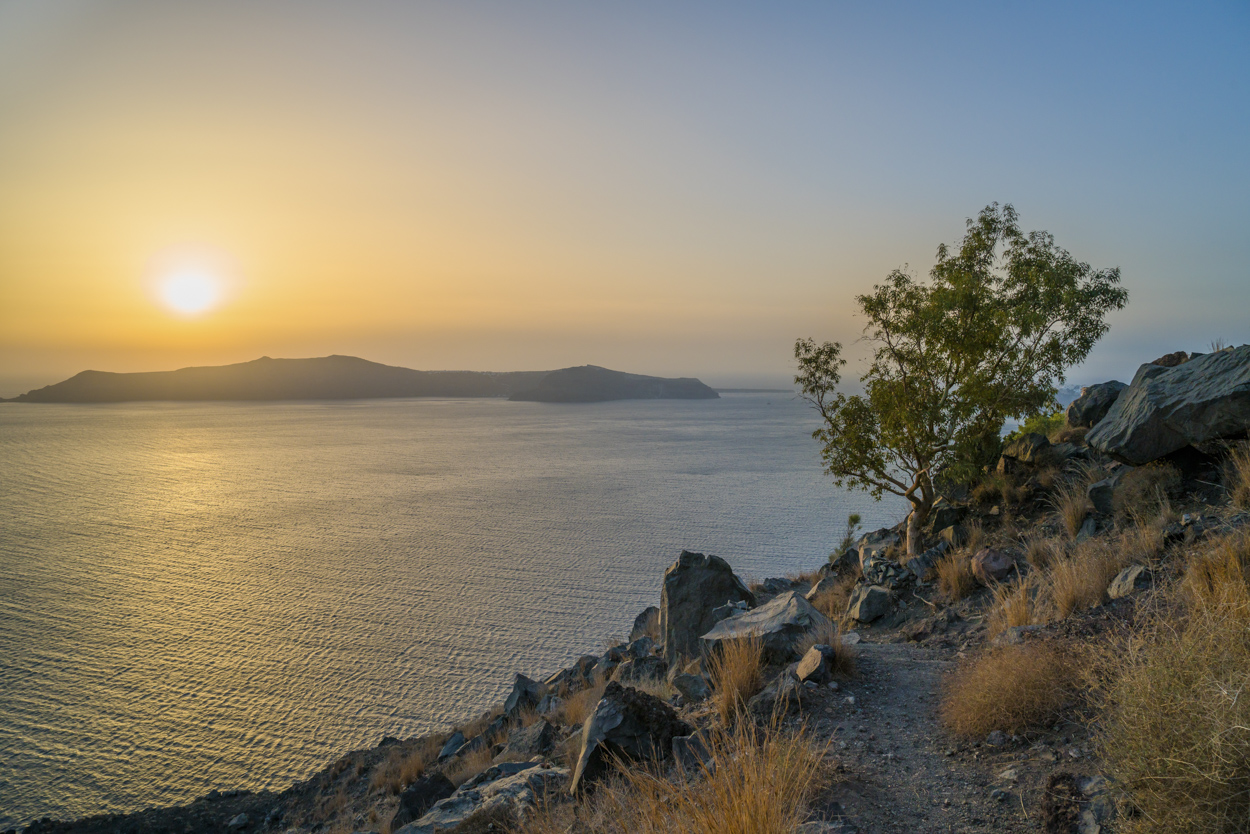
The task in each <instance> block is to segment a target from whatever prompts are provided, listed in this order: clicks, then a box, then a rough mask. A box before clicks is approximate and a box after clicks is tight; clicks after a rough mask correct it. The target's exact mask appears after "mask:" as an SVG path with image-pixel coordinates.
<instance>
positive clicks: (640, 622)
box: [629, 605, 660, 643]
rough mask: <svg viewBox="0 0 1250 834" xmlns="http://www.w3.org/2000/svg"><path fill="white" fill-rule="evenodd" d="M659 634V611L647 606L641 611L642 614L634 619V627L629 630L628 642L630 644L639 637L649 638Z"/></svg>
mask: <svg viewBox="0 0 1250 834" xmlns="http://www.w3.org/2000/svg"><path fill="white" fill-rule="evenodd" d="M659 633H660V609H659V607H658V606H655V605H649V606H647V607H646V608H644V609H642V613H641V614H639V615H638V616H637V617H634V627H633V628H631V629H630V630H629V640H630V642H631V643H632V642H633V641H634V640H637V639H639V638H641V637H650V636H652V635H654V634H659Z"/></svg>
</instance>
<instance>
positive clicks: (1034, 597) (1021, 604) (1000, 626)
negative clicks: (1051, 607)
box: [986, 572, 1046, 637]
mask: <svg viewBox="0 0 1250 834" xmlns="http://www.w3.org/2000/svg"><path fill="white" fill-rule="evenodd" d="M1045 621H1046V617H1045V595H1044V593H1043V586H1042V580H1041V574H1039V573H1037V572H1033V573H1030V574H1029V575H1028V576H1025V577H1021V578H1020V579H1017V580H1016V581H1014V582H1007V583H1003V584H1000V585H995V586H994V601H993V603H992V604H991V606H990V611H989V614H988V616H987V619H986V626H987V627H988V628H989V632H990V636H991V637H997V636H998V635H1000V634H1002V633H1003V632H1004V631H1006V630H1007V629H1009V628H1015V627H1017V626H1026V625H1036V624H1039V623H1044V622H1045Z"/></svg>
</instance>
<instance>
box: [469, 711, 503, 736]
mask: <svg viewBox="0 0 1250 834" xmlns="http://www.w3.org/2000/svg"><path fill="white" fill-rule="evenodd" d="M501 715H503V707H494V708H493V709H491V710H490V711H488V712H485V713H483V714H482V715H480V716H478V717H477V718H474V719H473V720H472V721H470V722H469V723H467V724H465V725H464V726H463V727H461V728H460V732H462V733H464V737H465V738H473V737H474V736H480V735H481V734H482V732H483V731H484V730H485V729H486V728H487V727H488V726H490V723H491V722H492V721H494V720H495V719H496V718H498V717H499V716H501Z"/></svg>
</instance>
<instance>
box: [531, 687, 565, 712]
mask: <svg viewBox="0 0 1250 834" xmlns="http://www.w3.org/2000/svg"><path fill="white" fill-rule="evenodd" d="M562 706H564V699H563V698H561V697H560V696H559V695H556V694H554V693H551V692H548V693H547V694H546V695H544V696H543V699H542V700H541V701H539V702H538V707H537V708H536V709H535V712H537V713H538V714H539V715H551V714H552V713H553V712H557V711H558V710H559V709H560V707H562Z"/></svg>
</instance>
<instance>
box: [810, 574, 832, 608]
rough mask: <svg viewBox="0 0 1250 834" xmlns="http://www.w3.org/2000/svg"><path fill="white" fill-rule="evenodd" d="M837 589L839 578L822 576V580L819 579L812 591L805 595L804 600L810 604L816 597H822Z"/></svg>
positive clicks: (828, 575) (829, 575) (830, 575)
mask: <svg viewBox="0 0 1250 834" xmlns="http://www.w3.org/2000/svg"><path fill="white" fill-rule="evenodd" d="M837 587H838V577H836V576H834V575H832V574H827V575H825V576H822V577H821V578H820V579H817V580H816V582H815V584H813V585H812V588H811V590H810V591H808V592H807V593H806V594H804V595H803V598H804V599H806V600H807V601H808V602H811V601H812V600H814V599H816V597H818V596H820V595H821V594H824V593H828V592H829V591H832V590H834V589H835V588H837Z"/></svg>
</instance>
